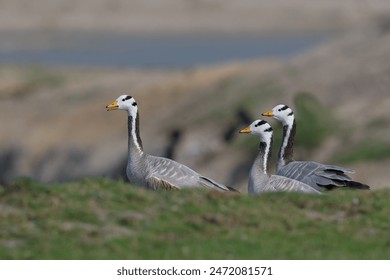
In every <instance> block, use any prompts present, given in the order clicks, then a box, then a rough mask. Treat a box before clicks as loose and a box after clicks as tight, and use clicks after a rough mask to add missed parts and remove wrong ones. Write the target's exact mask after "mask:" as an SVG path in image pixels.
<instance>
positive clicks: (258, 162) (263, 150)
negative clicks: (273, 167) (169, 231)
mask: <svg viewBox="0 0 390 280" xmlns="http://www.w3.org/2000/svg"><path fill="white" fill-rule="evenodd" d="M271 148H272V137H271V139H270V142H269V143H266V142H263V141H261V142H260V146H259V152H258V154H257V157H256V159H255V161H254V162H253V165H252V168H251V171H250V174H249V181H248V193H250V194H258V193H261V192H262V188H263V186H264V185H265V184H266V183H267V181H268V179H269V176H268V174H267V171H268V162H269V160H270V158H271Z"/></svg>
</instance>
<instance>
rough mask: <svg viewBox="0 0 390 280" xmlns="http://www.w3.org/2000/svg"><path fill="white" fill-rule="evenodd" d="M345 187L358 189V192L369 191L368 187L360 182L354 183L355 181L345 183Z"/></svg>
mask: <svg viewBox="0 0 390 280" xmlns="http://www.w3.org/2000/svg"><path fill="white" fill-rule="evenodd" d="M346 187H349V188H354V189H359V190H369V189H370V186H368V185H366V184H362V183H360V182H355V181H346Z"/></svg>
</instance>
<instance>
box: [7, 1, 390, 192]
mask: <svg viewBox="0 0 390 280" xmlns="http://www.w3.org/2000/svg"><path fill="white" fill-rule="evenodd" d="M0 38H1V40H0V122H1V125H0V183H3V184H4V183H9V182H11V181H12V180H14V179H15V178H18V177H21V176H28V177H32V178H33V179H35V180H38V181H40V182H63V181H69V180H74V179H78V178H84V177H102V176H104V177H111V178H117V179H119V178H124V176H125V175H124V172H125V166H126V159H127V118H126V113H124V112H106V111H105V105H106V104H108V103H110V102H112V101H114V100H115V99H116V98H117V97H118V96H119V95H121V94H130V95H132V96H134V97H135V98H136V100H137V102H138V104H139V108H140V119H141V120H140V121H141V137H142V140H143V142H144V148H145V150H146V151H147V152H148V153H151V154H154V155H161V156H168V157H171V158H174V159H175V160H177V161H180V162H182V163H184V164H186V165H188V166H190V167H192V168H193V169H195V170H196V171H198V172H200V173H202V174H204V175H206V176H209V177H211V178H213V179H215V180H216V181H218V182H221V183H224V184H228V185H230V186H234V187H237V188H239V189H241V190H245V189H246V184H247V175H248V171H249V168H250V166H251V165H252V161H253V158H254V157H255V155H256V152H257V147H258V139H257V138H256V137H252V136H247V135H239V134H238V130H239V129H241V128H243V127H244V126H247V125H249V124H250V123H251V122H252V121H253V120H254V119H258V118H261V115H260V114H261V113H262V112H264V111H266V110H269V109H271V108H272V107H273V106H275V105H277V104H280V103H284V104H287V105H289V106H290V107H292V108H294V110H295V112H296V116H297V118H298V123H297V129H298V132H297V139H296V151H295V158H296V159H305V160H309V159H312V160H317V161H320V162H324V163H333V164H340V165H343V166H346V167H349V168H352V169H354V170H356V174H355V175H354V176H353V178H354V179H355V180H360V181H363V182H365V183H367V184H369V185H371V187H372V188H373V189H377V188H384V187H389V186H390V184H389V182H388V178H389V176H388V166H389V165H390V141H389V139H390V138H389V136H390V129H389V128H390V114H389V109H390V98H389V96H390V95H389V89H390V1H388V0H343V1H336V0H324V1H309V0H289V1H283V0H275V1H266V0H242V1H231V0H217V1H211V0H156V1H145V0H130V1H128V0H127V1H125V0H93V1H92V0H77V1H75V0H55V1H53V0H36V1H28V0H13V1H6V0H0ZM268 121H269V122H270V123H271V124H272V125H273V127H274V128H275V129H276V131H275V138H276V139H275V145H274V146H275V149H276V150H277V149H278V148H279V145H280V139H281V130H280V127H279V125H278V123H276V122H275V121H273V120H268ZM276 150H275V152H274V156H276V155H277V152H276ZM271 171H273V169H271Z"/></svg>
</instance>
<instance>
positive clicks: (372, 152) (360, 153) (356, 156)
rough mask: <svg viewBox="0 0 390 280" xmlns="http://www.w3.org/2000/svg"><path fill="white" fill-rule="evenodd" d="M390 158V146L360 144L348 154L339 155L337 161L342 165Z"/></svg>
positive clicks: (375, 143)
mask: <svg viewBox="0 0 390 280" xmlns="http://www.w3.org/2000/svg"><path fill="white" fill-rule="evenodd" d="M388 158H390V144H389V143H384V142H378V141H367V142H364V143H360V144H358V145H356V146H354V147H352V149H349V150H348V151H347V152H344V153H342V154H341V155H339V156H338V157H337V158H336V160H337V161H338V162H342V163H354V162H361V161H375V160H383V159H388Z"/></svg>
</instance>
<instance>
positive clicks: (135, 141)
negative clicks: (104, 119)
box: [106, 95, 234, 191]
mask: <svg viewBox="0 0 390 280" xmlns="http://www.w3.org/2000/svg"><path fill="white" fill-rule="evenodd" d="M106 108H107V110H108V111H111V110H116V109H119V110H126V111H127V112H128V134H129V136H128V160H127V167H126V175H127V178H128V179H129V181H130V183H132V184H134V185H137V186H141V187H145V188H148V189H153V190H158V189H166V190H169V189H186V188H206V189H211V190H217V191H230V190H231V191H234V189H231V188H229V187H226V186H224V185H222V184H219V183H217V182H215V181H213V180H212V179H209V178H207V177H204V176H202V175H200V174H198V173H197V172H195V171H194V170H192V169H191V168H189V167H187V166H185V165H183V164H181V163H178V162H176V161H174V160H171V159H168V158H163V157H157V156H152V155H149V154H147V153H146V152H144V150H143V146H142V140H141V137H140V133H139V113H138V105H137V102H136V101H135V99H134V98H133V97H131V96H128V95H122V96H120V97H118V98H117V99H116V100H115V101H114V102H112V103H111V104H109V105H107V106H106Z"/></svg>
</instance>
